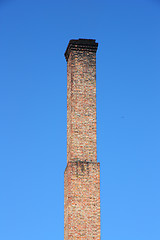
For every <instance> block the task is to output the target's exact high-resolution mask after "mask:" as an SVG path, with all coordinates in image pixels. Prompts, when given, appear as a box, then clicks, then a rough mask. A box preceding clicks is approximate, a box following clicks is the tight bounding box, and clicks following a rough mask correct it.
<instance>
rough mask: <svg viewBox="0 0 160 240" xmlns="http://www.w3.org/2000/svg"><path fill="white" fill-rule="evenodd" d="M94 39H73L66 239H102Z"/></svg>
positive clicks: (69, 56) (69, 63) (69, 67)
mask: <svg viewBox="0 0 160 240" xmlns="http://www.w3.org/2000/svg"><path fill="white" fill-rule="evenodd" d="M97 47H98V43H96V42H95V40H92V39H78V40H71V41H70V42H69V44H68V47H67V49H66V52H65V58H66V61H67V167H66V170H65V174H64V240H71V239H96V240H100V165H99V163H97V139H96V51H97Z"/></svg>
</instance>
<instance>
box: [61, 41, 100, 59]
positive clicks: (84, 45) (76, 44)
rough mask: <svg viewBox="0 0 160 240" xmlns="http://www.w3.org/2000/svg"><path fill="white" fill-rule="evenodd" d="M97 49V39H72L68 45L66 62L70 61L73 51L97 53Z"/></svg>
mask: <svg viewBox="0 0 160 240" xmlns="http://www.w3.org/2000/svg"><path fill="white" fill-rule="evenodd" d="M97 48H98V43H96V40H95V39H84V38H79V39H71V40H70V41H69V43H68V46H67V49H66V51H65V54H64V56H65V58H66V61H68V58H69V54H70V52H71V50H84V51H85V50H86V51H87V50H88V51H91V52H96V51H97Z"/></svg>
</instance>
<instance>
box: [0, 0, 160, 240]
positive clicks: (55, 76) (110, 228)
mask: <svg viewBox="0 0 160 240" xmlns="http://www.w3.org/2000/svg"><path fill="white" fill-rule="evenodd" d="M74 38H94V39H96V40H97V42H98V43H99V49H98V52H97V120H98V122H97V124H98V132H97V139H98V142H97V145H98V161H100V163H101V230H102V240H159V239H160V1H159V0H121V1H119V0H106V1H102V0H100V1H95V0H92V1H91V0H81V1H73V0H72V1H71V0H67V1H64V0H63V1H62V0H61V1H53V0H8V1H7V0H3V1H2V0H1V1H0V239H2V240H35V239H37V240H44V239H45V240H53V239H57V240H63V201H64V200H63V174H64V170H65V167H66V161H67V160H66V113H67V108H66V97H67V91H66V90H67V89H66V83H67V74H66V62H65V59H64V55H63V54H64V52H65V49H66V47H67V44H68V41H69V40H70V39H74Z"/></svg>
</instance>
